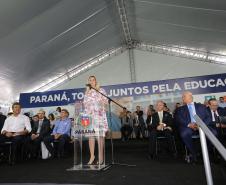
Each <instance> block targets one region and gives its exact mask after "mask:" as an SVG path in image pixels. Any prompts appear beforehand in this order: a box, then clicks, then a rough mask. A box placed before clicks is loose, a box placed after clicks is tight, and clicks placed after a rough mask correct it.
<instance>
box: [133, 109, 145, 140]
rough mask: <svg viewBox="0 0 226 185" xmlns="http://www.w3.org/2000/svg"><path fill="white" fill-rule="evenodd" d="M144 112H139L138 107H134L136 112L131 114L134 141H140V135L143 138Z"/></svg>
mask: <svg viewBox="0 0 226 185" xmlns="http://www.w3.org/2000/svg"><path fill="white" fill-rule="evenodd" d="M143 114H144V112H143V111H142V110H141V108H140V106H136V111H135V112H134V114H133V127H134V132H135V135H136V139H140V138H141V135H142V137H143V138H145V137H146V136H145V129H146V125H145V122H144V118H143Z"/></svg>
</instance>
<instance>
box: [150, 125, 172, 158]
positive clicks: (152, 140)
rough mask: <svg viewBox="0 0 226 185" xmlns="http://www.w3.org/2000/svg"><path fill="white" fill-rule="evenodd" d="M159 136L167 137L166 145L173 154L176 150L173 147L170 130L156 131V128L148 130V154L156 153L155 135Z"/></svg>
mask: <svg viewBox="0 0 226 185" xmlns="http://www.w3.org/2000/svg"><path fill="white" fill-rule="evenodd" d="M159 136H164V137H166V139H167V142H168V143H167V146H168V149H169V151H170V152H172V154H174V153H175V152H176V151H175V149H174V142H173V135H172V131H170V130H168V129H165V130H163V131H158V130H156V129H153V130H151V131H150V136H149V154H150V155H155V154H156V140H157V137H159Z"/></svg>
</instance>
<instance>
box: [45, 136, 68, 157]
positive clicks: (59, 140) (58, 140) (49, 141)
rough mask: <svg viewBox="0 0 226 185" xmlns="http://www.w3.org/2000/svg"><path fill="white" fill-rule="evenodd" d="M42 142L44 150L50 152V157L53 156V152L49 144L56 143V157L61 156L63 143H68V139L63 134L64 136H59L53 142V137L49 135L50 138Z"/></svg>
mask: <svg viewBox="0 0 226 185" xmlns="http://www.w3.org/2000/svg"><path fill="white" fill-rule="evenodd" d="M43 141H44V144H45V145H46V148H47V149H48V151H49V152H50V154H51V156H54V155H55V150H54V147H53V146H52V144H51V143H54V142H55V141H56V142H57V143H58V147H57V155H58V156H63V155H64V146H65V143H68V142H69V141H70V137H69V136H68V135H66V134H64V135H62V136H60V138H58V139H57V140H55V139H54V136H53V135H51V136H47V137H45V138H44V140H43Z"/></svg>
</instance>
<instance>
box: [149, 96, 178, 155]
mask: <svg viewBox="0 0 226 185" xmlns="http://www.w3.org/2000/svg"><path fill="white" fill-rule="evenodd" d="M163 109H164V102H163V101H161V100H160V101H157V103H156V112H155V113H154V114H153V115H152V124H151V125H150V137H149V156H150V158H154V156H155V154H156V139H157V136H164V137H166V139H167V141H168V145H167V146H168V147H169V151H171V152H172V154H173V155H174V156H175V155H176V151H175V149H174V147H173V135H172V133H173V129H172V124H173V119H172V115H171V114H170V113H169V112H167V111H164V110H163Z"/></svg>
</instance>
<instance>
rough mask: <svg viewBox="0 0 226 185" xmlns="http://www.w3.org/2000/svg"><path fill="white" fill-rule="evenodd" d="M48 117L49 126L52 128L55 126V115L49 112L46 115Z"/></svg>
mask: <svg viewBox="0 0 226 185" xmlns="http://www.w3.org/2000/svg"><path fill="white" fill-rule="evenodd" d="M48 118H49V122H50V128H51V129H53V128H54V126H55V116H54V115H53V114H52V113H50V114H49V115H48Z"/></svg>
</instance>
